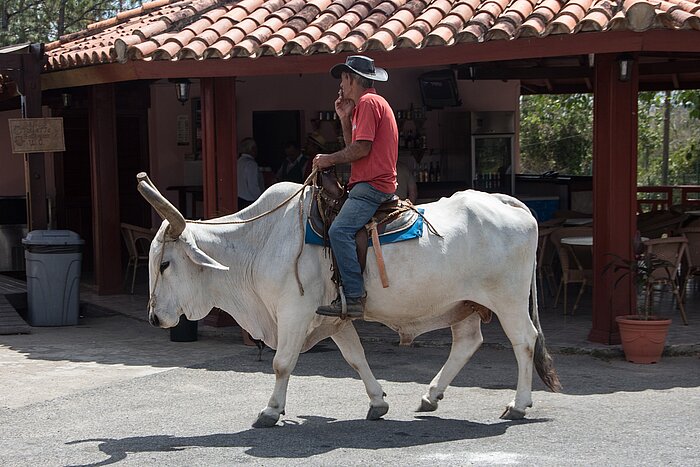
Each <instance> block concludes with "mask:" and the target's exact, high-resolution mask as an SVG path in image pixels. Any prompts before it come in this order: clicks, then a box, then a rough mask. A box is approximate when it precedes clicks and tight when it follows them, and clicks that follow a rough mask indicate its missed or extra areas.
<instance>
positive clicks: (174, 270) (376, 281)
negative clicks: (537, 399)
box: [138, 62, 559, 427]
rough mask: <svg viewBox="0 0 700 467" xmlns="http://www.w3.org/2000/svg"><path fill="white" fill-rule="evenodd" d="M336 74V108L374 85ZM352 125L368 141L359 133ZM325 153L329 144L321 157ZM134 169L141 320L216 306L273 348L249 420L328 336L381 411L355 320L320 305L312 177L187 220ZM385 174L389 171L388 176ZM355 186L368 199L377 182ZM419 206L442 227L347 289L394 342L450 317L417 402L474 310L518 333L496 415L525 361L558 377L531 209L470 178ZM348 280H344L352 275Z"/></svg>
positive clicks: (267, 415)
mask: <svg viewBox="0 0 700 467" xmlns="http://www.w3.org/2000/svg"><path fill="white" fill-rule="evenodd" d="M357 63H365V62H350V64H351V65H352V66H353V67H355V68H357V67H356V64H357ZM365 64H366V63H365ZM345 65H346V66H348V67H350V65H348V62H346V64H345ZM358 66H359V65H358ZM337 70H338V68H336V71H337ZM341 70H345V69H344V68H341ZM341 73H342V71H341ZM346 73H347V70H346ZM375 73H378V72H377V69H375ZM342 79H343V80H344V81H343V82H344V83H345V84H343V85H342V86H343V89H345V91H344V92H343V94H342V95H341V96H340V98H341V101H340V102H339V103H338V104H337V108H339V107H340V108H339V110H340V112H339V114H341V119H344V118H347V115H348V114H349V112H350V110H349V109H350V106H349V105H347V107H345V105H346V104H344V103H343V100H342V98H347V97H348V94H349V95H350V96H352V97H351V98H354V99H357V100H355V104H356V105H355V107H356V110H357V106H358V105H357V103H358V102H361V100H362V97H361V96H363V95H364V96H366V95H367V94H369V93H366V92H365V91H362V92H359V88H355V86H358V85H357V84H353V83H355V81H353V79H354V78H351V77H350V75H343V78H342ZM345 86H347V87H345ZM353 89H357V90H353ZM345 92H347V93H348V94H345ZM358 138H359V141H369V139H364V138H368V136H367V135H366V134H364V133H363V134H359V133H358V134H357V136H355V139H356V140H357V139H358ZM349 140H350V139H349V138H348V141H349ZM360 144H364V143H360ZM372 149H376V139H375V141H374V142H373V143H372ZM336 154H337V153H336ZM331 156H332V155H331ZM325 157H329V156H322V157H319V158H318V159H316V160H323V159H324V158H325ZM336 162H337V161H336ZM317 166H319V167H321V166H323V163H320V165H317ZM353 170H354V169H353ZM138 179H139V184H138V189H139V191H140V192H141V194H142V195H143V196H144V197H145V198H146V199H147V200H148V202H149V203H150V204H151V205H152V206H153V207H154V208H155V210H156V211H157V212H158V213H159V214H160V215H161V216H162V217H163V218H164V219H165V220H164V222H163V224H162V225H161V227H160V229H159V230H158V233H157V234H156V236H155V239H154V240H153V242H152V243H151V250H150V256H149V258H150V259H149V277H150V279H149V288H150V289H149V290H150V300H149V304H148V315H149V321H150V322H151V323H152V324H153V325H156V326H160V327H163V328H169V327H172V326H175V325H176V324H177V323H178V320H179V319H180V317H181V316H185V317H186V318H188V319H190V320H198V319H202V318H204V317H205V316H206V315H207V314H208V313H209V311H210V310H211V309H212V308H214V307H218V308H220V309H222V310H226V311H227V312H228V313H230V314H231V315H232V316H233V318H235V320H236V321H237V322H238V323H239V324H240V325H241V326H242V327H243V328H244V329H245V330H246V331H248V332H249V333H250V335H251V336H252V337H253V338H255V339H259V340H262V341H263V342H265V344H267V345H268V346H269V347H271V348H272V349H276V352H275V356H274V359H273V368H274V371H275V379H276V382H275V387H274V390H273V392H272V396H271V397H270V400H269V402H268V404H267V407H265V408H264V409H263V410H262V411H261V412H260V414H259V415H258V417H257V419H256V420H255V423H254V424H253V426H255V427H269V426H273V425H275V424H276V423H277V421H278V420H279V418H280V416H281V415H283V414H284V413H285V403H286V394H287V386H288V383H289V377H290V375H291V372H292V371H293V369H294V367H295V365H296V362H297V359H298V357H299V353H300V352H304V351H306V350H308V349H310V348H311V347H312V346H313V345H315V344H316V343H318V342H320V341H321V340H323V339H325V338H327V337H331V338H332V339H333V341H334V342H335V343H336V345H337V346H338V348H339V349H340V351H341V353H342V355H343V357H344V358H345V359H346V360H347V362H348V363H349V364H350V366H351V367H352V368H354V369H355V370H357V372H358V373H359V375H360V377H361V378H362V381H363V382H364V384H365V388H366V391H367V394H368V396H369V399H370V408H369V412H368V413H367V418H368V419H370V420H376V419H378V418H381V417H382V416H384V414H386V413H387V411H388V409H389V404H388V403H387V402H386V401H385V400H384V397H385V394H384V391H383V390H382V387H381V385H380V384H379V382H378V381H377V380H376V378H375V377H374V375H373V374H372V371H371V370H370V368H369V365H368V364H367V360H366V358H365V354H364V350H363V348H362V344H361V343H360V339H359V337H358V335H357V332H356V330H355V327H354V325H353V321H352V320H348V319H341V318H340V317H337V316H323V315H319V314H317V313H316V309H317V308H318V307H319V306H320V305H322V304H324V303H328V302H330V301H331V300H332V299H333V298H334V297H335V296H336V287H335V284H334V283H333V281H332V280H331V277H330V274H329V269H330V266H331V259H330V258H329V257H328V256H327V255H326V254H325V253H324V249H323V248H321V247H318V246H312V245H306V246H304V245H303V242H304V235H305V234H304V229H303V228H301V226H300V223H303V224H306V222H307V219H308V218H309V201H310V200H311V196H310V192H311V190H310V189H309V188H308V187H305V186H302V185H299V184H295V183H289V182H283V183H277V184H275V185H273V186H272V187H270V188H269V189H268V190H267V191H265V192H264V193H263V194H262V195H261V196H260V198H258V199H257V200H256V201H255V202H254V203H253V204H252V205H251V206H250V207H248V208H246V209H244V210H242V211H240V212H238V213H236V214H232V215H228V216H224V217H220V218H216V219H209V220H205V221H186V220H185V219H184V218H183V216H182V214H180V212H179V211H178V210H177V209H176V208H175V207H174V206H173V205H172V204H170V203H169V202H168V201H167V200H166V199H165V197H163V195H161V194H160V192H159V191H158V190H157V189H156V187H155V185H154V184H153V183H152V182H151V181H150V180H149V179H148V177H147V176H146V174H139V176H138ZM359 183H362V182H359ZM387 183H388V184H389V185H390V184H391V183H393V182H392V179H391V178H390V177H389V178H388V179H387ZM357 186H358V183H356V184H355V186H354V188H353V190H354V189H356V188H357ZM369 186H372V187H373V189H374V186H373V185H371V184H370V185H369ZM353 190H351V199H352V196H353V195H352V191H353ZM362 190H364V191H363V194H362V195H361V196H362V197H363V199H364V197H366V196H368V195H366V193H367V192H369V191H371V190H367V189H366V188H363V189H361V191H362ZM378 191H379V192H381V190H378ZM372 193H374V192H373V191H372ZM374 195H376V193H374V194H373V195H370V196H369V198H370V199H372V201H371V203H376V199H377V198H375V197H374ZM377 196H379V198H381V195H377ZM420 208H421V209H422V210H423V216H424V219H425V221H426V223H430V225H432V226H433V227H434V229H435V230H436V231H438V232H439V233H440V235H435V234H434V233H431V232H429V231H426V232H423V234H422V236H420V237H418V238H415V239H412V240H408V241H404V242H401V243H390V244H386V245H383V247H382V252H383V257H384V262H385V264H386V274H387V275H388V277H389V279H390V283H391V285H390V287H388V288H384V287H383V286H382V283H381V281H380V277H379V276H380V273H379V269H378V267H377V265H376V263H375V262H374V261H367V264H366V268H365V271H364V275H363V276H362V278H361V281H360V284H359V286H358V287H357V288H356V289H352V288H350V289H348V290H347V294H348V295H349V297H350V298H358V296H357V294H358V293H360V292H363V291H364V290H366V293H367V297H366V302H365V303H363V308H364V310H363V311H364V314H363V317H364V319H365V320H368V321H377V322H381V323H384V324H385V325H387V326H388V327H390V328H391V329H394V330H395V331H396V332H397V333H398V334H399V335H400V338H401V343H402V344H409V343H410V342H412V341H413V339H414V338H415V337H416V336H419V335H420V334H423V333H425V332H428V331H432V330H435V329H441V328H445V327H450V328H451V329H452V338H453V342H452V348H451V350H450V354H449V357H448V358H447V361H446V362H445V364H444V366H443V367H442V368H441V369H440V371H439V372H438V373H437V375H436V376H435V378H434V379H433V380H432V382H431V383H430V385H429V386H428V388H427V390H426V392H425V393H424V394H423V396H422V398H421V402H420V407H419V410H421V411H432V410H436V409H437V408H438V402H439V401H440V400H441V399H442V398H443V395H444V393H445V390H446V389H447V386H448V385H449V384H450V383H451V382H452V380H453V379H454V378H455V376H456V375H457V374H458V372H459V371H460V370H461V369H462V367H463V366H464V365H465V364H466V363H467V361H468V360H469V359H470V357H471V356H472V355H473V354H474V352H475V351H476V350H477V349H478V348H479V346H480V345H481V342H482V340H483V339H482V335H481V321H482V318H481V316H482V315H485V314H488V312H485V310H486V309H488V310H491V311H492V312H493V313H495V314H496V316H498V320H499V322H500V324H501V326H502V328H503V330H504V331H505V333H506V335H507V336H508V338H509V340H510V342H511V344H512V346H513V352H514V353H515V357H516V361H517V367H518V378H517V386H516V392H515V397H514V398H513V400H512V401H511V402H510V403H509V404H508V405H507V407H506V410H505V412H504V413H503V415H502V417H503V418H507V419H517V418H522V417H523V416H524V415H525V410H526V408H527V407H530V406H531V405H532V394H531V392H532V370H533V363H534V367H535V368H536V369H537V372H538V374H539V376H540V377H541V378H542V380H543V381H544V382H545V384H546V385H547V386H548V387H549V388H550V389H552V390H558V389H559V380H558V377H557V375H556V372H555V370H554V368H553V365H552V361H551V358H550V356H549V354H548V353H547V351H546V349H545V346H544V336H543V334H542V329H541V327H540V322H539V316H538V309H537V290H536V283H535V252H536V249H537V222H536V221H535V219H534V218H533V216H532V214H531V213H530V211H529V210H528V208H527V207H526V206H525V205H524V204H523V203H522V202H520V201H518V200H517V199H514V198H511V197H509V196H506V195H500V194H488V193H482V192H478V191H472V190H469V191H463V192H458V193H455V194H454V195H452V196H451V197H450V198H442V199H440V200H439V201H436V202H434V203H430V204H425V205H422V206H420ZM364 215H365V216H366V215H367V214H364ZM370 215H371V214H370ZM359 225H360V227H361V226H362V224H359ZM302 247H303V248H302ZM334 247H335V246H334ZM343 281H344V284H345V286H346V287H348V283H347V281H348V279H347V278H346V276H343ZM362 281H364V284H363V282H362ZM530 301H531V304H532V315H530V311H529V305H530ZM358 309H359V308H358ZM475 311H479V312H478V313H477V312H475ZM308 400H309V401H312V400H313V399H312V398H310V399H308ZM304 410H307V409H304Z"/></svg>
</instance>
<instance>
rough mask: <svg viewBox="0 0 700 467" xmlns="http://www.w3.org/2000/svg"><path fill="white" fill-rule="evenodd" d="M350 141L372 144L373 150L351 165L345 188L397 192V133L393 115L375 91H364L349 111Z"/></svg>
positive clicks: (385, 102)
mask: <svg viewBox="0 0 700 467" xmlns="http://www.w3.org/2000/svg"><path fill="white" fill-rule="evenodd" d="M352 141H353V142H355V141H371V142H372V149H371V150H370V152H369V154H367V155H366V156H365V157H363V158H362V159H358V160H356V161H354V162H353V163H352V165H351V170H350V181H349V182H348V186H349V187H352V186H353V185H354V184H356V183H359V182H367V183H369V184H370V185H372V186H373V187H374V188H376V189H377V190H379V191H382V192H384V193H394V192H395V191H396V160H397V159H398V157H399V130H398V127H397V126H396V119H395V118H394V111H393V110H391V107H390V106H389V103H388V102H387V101H386V99H384V98H383V97H382V96H380V95H378V94H377V91H375V90H374V88H369V89H367V90H366V91H365V92H364V94H362V96H361V97H360V99H359V101H358V102H357V104H356V105H355V109H354V110H353V111H352Z"/></svg>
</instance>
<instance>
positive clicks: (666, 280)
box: [644, 237, 688, 325]
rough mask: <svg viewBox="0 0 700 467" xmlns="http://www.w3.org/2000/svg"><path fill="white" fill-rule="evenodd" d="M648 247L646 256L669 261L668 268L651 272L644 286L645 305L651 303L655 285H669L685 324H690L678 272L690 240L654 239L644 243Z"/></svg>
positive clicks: (675, 238) (676, 238)
mask: <svg viewBox="0 0 700 467" xmlns="http://www.w3.org/2000/svg"><path fill="white" fill-rule="evenodd" d="M644 245H645V246H646V251H645V253H644V254H645V255H653V257H654V258H656V259H659V260H662V261H667V262H668V263H669V264H670V265H669V266H668V267H659V268H656V269H654V270H653V271H651V273H650V274H649V277H648V278H647V280H646V283H645V284H644V299H645V303H647V304H649V303H651V302H650V300H651V294H652V292H653V290H654V286H655V285H668V286H670V287H671V290H672V291H673V295H674V296H675V297H676V300H677V301H678V308H680V310H681V318H683V324H685V325H687V324H688V317H687V316H686V314H685V307H684V306H683V300H682V299H681V294H680V290H679V286H678V283H679V276H678V271H679V269H680V266H681V261H683V258H684V255H685V250H686V247H687V245H688V239H687V238H685V237H668V238H654V239H651V240H647V241H646V242H644Z"/></svg>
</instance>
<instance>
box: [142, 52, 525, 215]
mask: <svg viewBox="0 0 700 467" xmlns="http://www.w3.org/2000/svg"><path fill="white" fill-rule="evenodd" d="M379 65H380V64H379ZM388 71H389V76H390V80H389V81H388V82H386V83H377V84H376V88H377V91H378V92H379V93H380V94H381V95H383V96H384V97H386V99H387V100H388V101H389V103H390V104H391V105H392V107H393V108H394V109H395V110H399V109H406V110H407V109H408V108H409V107H410V106H411V104H413V105H414V107H419V106H420V105H421V96H420V90H419V88H418V76H419V75H420V74H421V73H423V72H425V71H429V69H411V70H404V69H402V70H388ZM338 85H339V81H338V80H335V79H333V78H332V77H331V76H330V74H325V73H324V74H310V75H304V74H298V75H284V76H262V77H255V78H251V77H245V78H240V79H239V80H238V81H237V82H236V98H237V106H236V111H237V118H238V136H239V138H238V139H239V140H240V139H242V138H244V137H246V136H252V134H253V122H252V113H253V111H265V110H301V111H303V115H304V120H305V122H304V127H305V128H304V131H305V132H307V133H308V132H310V131H311V130H312V123H311V119H312V118H316V117H317V116H318V112H319V110H332V109H333V101H334V100H335V98H336V96H337V92H338ZM174 87H175V86H174V85H173V84H172V83H169V82H167V81H165V80H161V81H159V82H157V83H155V84H153V85H152V86H151V109H150V113H149V144H150V157H151V168H150V172H149V175H150V177H151V179H153V181H154V182H155V183H156V184H157V185H158V187H160V188H161V191H162V192H163V193H164V194H165V196H166V197H167V198H168V199H170V200H171V201H172V202H173V203H174V204H175V205H176V206H177V194H176V193H175V192H174V191H166V190H165V187H167V186H171V185H188V184H201V163H200V162H193V161H189V160H186V159H188V158H189V154H191V153H192V148H191V147H190V146H178V145H177V140H176V136H177V116H178V115H187V116H189V117H191V115H192V114H191V105H190V104H191V100H190V101H188V102H187V103H186V104H185V105H184V106H182V105H181V104H180V103H179V102H178V101H177V100H176V99H175V90H174ZM458 87H459V94H460V98H461V99H462V106H461V107H459V108H450V109H446V110H445V111H448V112H449V111H484V110H512V111H515V114H516V128H517V125H518V123H517V118H518V117H517V115H518V110H519V109H518V103H519V82H517V81H507V82H503V81H478V82H471V81H463V80H460V81H458ZM190 96H191V97H199V84H198V82H197V81H196V80H193V84H192V89H191V92H190ZM190 124H193V122H190ZM424 128H425V132H426V134H427V138H428V140H429V141H431V142H432V144H431V146H434V147H437V146H436V145H437V143H436V142H438V141H439V136H438V111H430V112H427V113H426V123H425V127H424ZM319 131H320V132H321V133H322V135H323V136H324V137H325V138H326V140H328V141H330V140H331V139H332V138H334V137H337V135H336V134H335V131H334V128H333V125H331V124H321V127H320V129H319ZM517 153H518V151H517V141H516V154H517Z"/></svg>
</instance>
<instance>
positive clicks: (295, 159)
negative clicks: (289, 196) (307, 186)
mask: <svg viewBox="0 0 700 467" xmlns="http://www.w3.org/2000/svg"><path fill="white" fill-rule="evenodd" d="M310 173H311V158H309V156H307V155H306V154H304V153H303V152H302V151H301V149H299V145H298V144H297V143H296V142H294V141H289V142H287V143H286V144H285V145H284V160H283V161H282V165H280V168H279V170H278V171H277V181H278V182H295V183H304V181H305V180H306V177H308V176H309V174H310Z"/></svg>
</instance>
